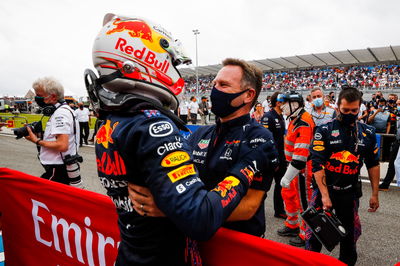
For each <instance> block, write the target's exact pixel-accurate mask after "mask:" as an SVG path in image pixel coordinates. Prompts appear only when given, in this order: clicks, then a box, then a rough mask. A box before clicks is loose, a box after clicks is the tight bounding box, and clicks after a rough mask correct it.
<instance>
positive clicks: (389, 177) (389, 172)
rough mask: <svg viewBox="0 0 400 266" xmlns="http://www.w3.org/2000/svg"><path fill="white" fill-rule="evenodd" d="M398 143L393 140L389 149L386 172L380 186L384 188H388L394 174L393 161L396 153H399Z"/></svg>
mask: <svg viewBox="0 0 400 266" xmlns="http://www.w3.org/2000/svg"><path fill="white" fill-rule="evenodd" d="M399 146H400V141H398V140H395V141H394V142H393V143H392V145H391V147H390V157H389V165H388V169H387V172H386V176H385V179H383V182H382V184H383V185H384V186H389V185H390V183H391V182H392V181H393V178H394V176H395V175H396V172H395V170H394V161H395V160H396V156H397V152H398V151H399Z"/></svg>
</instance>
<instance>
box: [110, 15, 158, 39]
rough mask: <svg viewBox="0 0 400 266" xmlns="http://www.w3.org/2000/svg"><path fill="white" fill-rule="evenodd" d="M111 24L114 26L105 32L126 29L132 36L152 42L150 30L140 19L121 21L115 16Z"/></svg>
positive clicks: (111, 32)
mask: <svg viewBox="0 0 400 266" xmlns="http://www.w3.org/2000/svg"><path fill="white" fill-rule="evenodd" d="M113 25H114V26H115V27H114V28H113V29H111V30H109V31H107V34H113V33H116V32H122V31H127V32H128V34H129V35H130V36H131V37H133V38H141V39H144V40H147V41H150V42H153V38H152V30H151V28H150V27H149V26H148V25H147V24H146V23H145V22H143V21H140V20H128V21H121V19H119V18H117V19H116V20H115V21H114V22H113Z"/></svg>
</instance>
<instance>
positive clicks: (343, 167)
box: [325, 151, 360, 175]
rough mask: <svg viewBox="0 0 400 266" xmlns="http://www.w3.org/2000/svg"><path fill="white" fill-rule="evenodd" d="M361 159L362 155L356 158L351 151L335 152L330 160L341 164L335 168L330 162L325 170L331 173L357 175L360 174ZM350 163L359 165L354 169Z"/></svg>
mask: <svg viewBox="0 0 400 266" xmlns="http://www.w3.org/2000/svg"><path fill="white" fill-rule="evenodd" d="M359 158H360V155H358V156H355V155H354V154H352V153H351V152H349V151H340V152H335V153H333V154H332V155H331V157H330V159H334V160H337V161H339V162H340V163H339V164H338V165H337V166H335V165H333V164H332V163H331V161H328V162H327V163H326V165H325V169H326V170H328V171H330V172H335V173H340V174H345V175H356V174H358V168H359ZM349 163H356V164H357V165H356V166H355V167H354V168H352V167H351V165H349Z"/></svg>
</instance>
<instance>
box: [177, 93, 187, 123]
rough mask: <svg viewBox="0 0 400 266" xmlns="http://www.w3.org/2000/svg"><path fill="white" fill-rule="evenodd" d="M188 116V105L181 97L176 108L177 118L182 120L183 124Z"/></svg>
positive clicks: (184, 98)
mask: <svg viewBox="0 0 400 266" xmlns="http://www.w3.org/2000/svg"><path fill="white" fill-rule="evenodd" d="M188 114H189V103H188V101H187V100H186V97H182V100H181V102H180V103H179V108H178V116H179V118H180V119H182V121H183V122H185V124H187V122H188Z"/></svg>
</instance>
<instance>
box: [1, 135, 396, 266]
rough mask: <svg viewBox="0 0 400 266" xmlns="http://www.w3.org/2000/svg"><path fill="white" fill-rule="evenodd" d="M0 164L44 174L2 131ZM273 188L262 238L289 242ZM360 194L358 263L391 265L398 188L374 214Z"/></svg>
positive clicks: (87, 172) (90, 151) (90, 169)
mask: <svg viewBox="0 0 400 266" xmlns="http://www.w3.org/2000/svg"><path fill="white" fill-rule="evenodd" d="M80 154H81V155H82V156H83V158H84V162H83V163H82V164H81V175H82V177H83V180H84V183H85V186H86V188H87V189H88V190H92V191H95V192H98V193H102V194H105V190H104V189H103V188H102V186H101V184H100V182H99V179H98V178H97V175H96V173H97V172H96V161H95V155H94V148H93V146H83V147H82V148H81V149H80ZM0 167H8V168H11V169H15V170H18V171H21V172H25V173H28V174H31V175H35V176H39V175H40V174H42V173H43V168H42V166H41V165H40V164H39V161H38V159H37V152H36V148H35V145H34V144H32V143H31V142H29V141H27V140H25V139H20V140H16V139H15V138H14V137H10V136H6V135H2V134H0ZM383 173H384V171H383ZM272 191H273V188H271V191H270V192H269V193H268V197H267V199H266V201H265V203H266V207H265V208H266V220H267V229H266V234H265V238H267V239H270V240H274V241H277V242H282V243H288V241H289V238H287V237H280V236H278V235H277V234H276V230H277V229H279V228H280V227H281V226H283V220H282V219H278V218H274V217H273V214H274V211H273V205H272V194H273V193H272ZM363 195H364V196H363V197H362V198H361V201H360V210H359V214H360V219H361V225H362V235H361V237H360V239H359V241H358V245H357V249H358V262H357V265H366V266H367V265H368V266H371V265H379V266H380V265H394V264H396V263H397V262H400V200H399V199H400V189H399V188H397V187H391V189H390V190H389V191H387V192H380V193H379V199H380V208H379V209H378V211H377V212H376V213H369V212H368V211H367V210H368V202H369V196H370V195H371V189H370V184H369V183H363ZM322 252H323V253H325V254H328V255H331V256H334V257H338V252H339V247H336V248H335V249H334V250H333V251H332V252H331V253H329V252H328V251H326V250H325V249H324V248H323V251H322Z"/></svg>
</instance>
